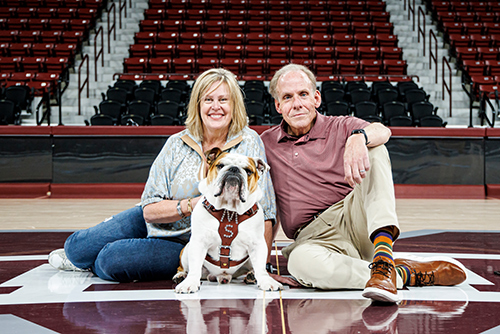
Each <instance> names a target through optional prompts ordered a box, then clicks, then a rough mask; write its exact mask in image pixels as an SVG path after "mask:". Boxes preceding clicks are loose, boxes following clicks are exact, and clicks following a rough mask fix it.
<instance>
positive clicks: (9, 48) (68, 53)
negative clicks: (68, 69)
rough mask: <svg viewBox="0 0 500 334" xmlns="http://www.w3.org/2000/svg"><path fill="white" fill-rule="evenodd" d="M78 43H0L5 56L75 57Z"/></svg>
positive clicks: (0, 50)
mask: <svg viewBox="0 0 500 334" xmlns="http://www.w3.org/2000/svg"><path fill="white" fill-rule="evenodd" d="M78 45H79V44H78V43H71V42H69V43H5V42H2V43H0V55H1V56H5V57H36V56H47V57H51V56H53V57H74V56H75V55H76V54H77V53H78V52H80V50H79V48H78Z"/></svg>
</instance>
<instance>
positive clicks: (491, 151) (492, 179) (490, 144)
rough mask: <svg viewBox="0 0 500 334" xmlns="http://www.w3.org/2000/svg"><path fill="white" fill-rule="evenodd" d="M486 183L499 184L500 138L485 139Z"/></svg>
mask: <svg viewBox="0 0 500 334" xmlns="http://www.w3.org/2000/svg"><path fill="white" fill-rule="evenodd" d="M484 150H485V154H484V156H485V167H486V184H500V138H489V139H487V140H486V141H485V149H484Z"/></svg>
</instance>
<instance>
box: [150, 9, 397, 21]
mask: <svg viewBox="0 0 500 334" xmlns="http://www.w3.org/2000/svg"><path fill="white" fill-rule="evenodd" d="M144 15H145V18H146V19H150V20H158V21H162V20H171V21H175V20H193V21H207V22H208V21H217V20H238V21H240V20H243V21H245V20H249V21H327V20H328V21H330V20H331V21H343V20H345V21H352V20H353V21H378V22H388V21H389V20H390V14H389V13H388V12H386V11H385V9H376V10H374V9H371V10H311V11H308V10H227V11H204V10H200V11H191V12H190V11H189V10H183V9H178V10H165V11H161V12H160V11H156V12H153V11H151V10H149V11H148V10H146V12H145V14H144Z"/></svg>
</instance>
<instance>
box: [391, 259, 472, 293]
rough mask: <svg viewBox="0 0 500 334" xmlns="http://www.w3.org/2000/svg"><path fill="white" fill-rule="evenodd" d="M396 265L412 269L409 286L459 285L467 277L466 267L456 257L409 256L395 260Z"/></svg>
mask: <svg viewBox="0 0 500 334" xmlns="http://www.w3.org/2000/svg"><path fill="white" fill-rule="evenodd" d="M394 262H395V263H396V266H406V267H408V268H409V269H410V272H411V278H410V284H408V285H409V286H428V285H446V286H450V285H457V284H460V283H462V282H463V281H465V280H466V279H467V274H466V269H465V267H464V266H463V264H461V263H460V262H458V261H457V260H455V259H452V258H449V257H445V256H440V257H427V258H425V257H423V258H418V257H414V256H412V257H408V258H405V259H396V260H394Z"/></svg>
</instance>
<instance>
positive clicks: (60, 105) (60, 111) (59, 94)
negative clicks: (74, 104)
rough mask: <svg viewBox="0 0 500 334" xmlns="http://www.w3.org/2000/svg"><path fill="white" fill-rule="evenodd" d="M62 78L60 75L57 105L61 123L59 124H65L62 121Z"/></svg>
mask: <svg viewBox="0 0 500 334" xmlns="http://www.w3.org/2000/svg"><path fill="white" fill-rule="evenodd" d="M61 86H62V79H61V78H60V77H59V80H57V107H58V109H59V110H58V111H59V124H58V125H64V124H63V122H62V102H61V96H62V88H61Z"/></svg>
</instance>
